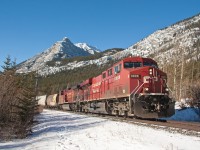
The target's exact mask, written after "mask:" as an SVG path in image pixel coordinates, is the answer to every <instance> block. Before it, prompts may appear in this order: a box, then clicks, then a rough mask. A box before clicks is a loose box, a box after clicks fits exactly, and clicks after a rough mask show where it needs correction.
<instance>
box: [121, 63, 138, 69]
mask: <svg viewBox="0 0 200 150" xmlns="http://www.w3.org/2000/svg"><path fill="white" fill-rule="evenodd" d="M137 67H142V63H141V62H125V63H124V68H137Z"/></svg>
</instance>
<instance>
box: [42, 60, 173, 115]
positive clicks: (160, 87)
mask: <svg viewBox="0 0 200 150" xmlns="http://www.w3.org/2000/svg"><path fill="white" fill-rule="evenodd" d="M38 99H39V101H38V102H39V103H40V104H41V105H45V106H47V107H57V108H60V109H63V110H72V111H80V112H92V113H100V114H110V115H121V116H136V117H141V118H162V117H169V116H171V115H173V114H174V103H173V102H172V100H171V99H170V98H169V89H168V87H167V75H166V73H164V72H163V71H161V70H160V69H159V68H158V65H157V63H156V62H155V61H154V60H152V59H150V58H142V57H127V58H124V59H123V60H121V61H119V62H117V63H116V64H114V65H113V66H112V67H110V68H108V69H107V70H105V71H103V72H102V73H101V74H100V75H98V76H96V77H92V78H89V79H87V80H85V81H83V82H82V83H80V84H78V85H77V86H74V87H71V88H68V89H65V90H62V91H60V92H59V93H58V94H53V95H49V96H39V97H38Z"/></svg>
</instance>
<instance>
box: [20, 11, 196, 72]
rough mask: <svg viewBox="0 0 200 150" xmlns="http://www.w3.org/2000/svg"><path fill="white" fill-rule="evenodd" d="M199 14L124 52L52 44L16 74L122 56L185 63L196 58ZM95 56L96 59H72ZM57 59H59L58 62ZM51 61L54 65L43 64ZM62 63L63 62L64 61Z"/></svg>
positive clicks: (65, 42) (67, 43)
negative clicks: (64, 61) (69, 59)
mask: <svg viewBox="0 0 200 150" xmlns="http://www.w3.org/2000/svg"><path fill="white" fill-rule="evenodd" d="M199 47H200V14H198V15H196V16H194V17H191V18H188V19H185V20H182V21H180V22H177V23H175V24H173V25H171V26H169V27H166V28H164V29H160V30H157V31H155V32H154V33H152V34H151V35H149V36H147V37H146V38H144V39H142V40H140V41H139V42H137V43H135V44H133V45H131V46H130V47H128V48H126V49H125V50H119V51H115V50H114V49H112V50H109V51H107V52H100V53H98V52H99V50H98V49H96V48H94V47H92V46H89V45H87V44H86V43H77V44H75V45H74V44H73V43H71V42H70V41H69V39H67V38H64V39H63V40H62V41H60V42H57V43H55V44H54V45H53V46H52V47H51V48H49V49H48V50H46V51H45V52H43V53H41V54H39V55H36V56H35V57H33V58H31V59H29V60H27V61H26V62H25V63H23V64H22V65H21V66H20V69H19V70H18V72H27V71H34V70H38V71H39V73H40V74H41V75H48V74H55V73H56V72H60V71H64V70H72V69H75V68H80V67H85V66H88V65H93V64H94V65H98V66H100V65H104V64H107V63H109V61H110V60H112V61H117V60H120V59H122V58H124V57H127V56H130V55H133V56H143V57H151V58H153V59H155V60H156V61H157V62H158V64H159V65H160V66H162V67H163V66H165V65H166V64H173V62H174V61H177V62H181V61H182V60H184V61H185V62H189V61H191V60H199V59H200V48H199ZM91 54H94V55H97V57H96V56H95V57H85V58H84V59H82V58H81V59H80V57H79V58H76V56H88V55H91ZM58 58H59V59H58ZM64 58H67V60H68V58H73V59H71V61H66V62H68V63H62V62H61V61H60V60H61V59H64ZM52 60H54V63H53V64H54V65H47V63H46V62H51V61H52ZM64 60H65V59H64Z"/></svg>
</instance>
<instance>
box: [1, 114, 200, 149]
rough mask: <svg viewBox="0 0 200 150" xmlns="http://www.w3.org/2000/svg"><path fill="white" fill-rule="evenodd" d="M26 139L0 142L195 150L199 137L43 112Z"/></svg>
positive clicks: (32, 146)
mask: <svg viewBox="0 0 200 150" xmlns="http://www.w3.org/2000/svg"><path fill="white" fill-rule="evenodd" d="M37 120H38V121H39V124H37V125H35V126H34V128H33V132H34V133H33V135H31V136H29V137H28V138H27V139H22V140H14V141H11V142H5V143H0V149H13V150H16V149H20V150H21V149H23V150H51V149H52V150H65V149H66V150H129V149H130V150H151V149H153V150H162V149H163V150H197V149H199V148H200V138H199V137H192V136H185V135H181V134H178V133H169V132H167V131H163V130H158V129H153V128H149V127H144V126H138V125H133V124H128V123H123V122H115V121H110V120H106V119H102V118H96V117H89V116H85V115H76V114H72V113H67V112H60V111H52V110H44V112H43V113H42V114H40V115H38V116H37Z"/></svg>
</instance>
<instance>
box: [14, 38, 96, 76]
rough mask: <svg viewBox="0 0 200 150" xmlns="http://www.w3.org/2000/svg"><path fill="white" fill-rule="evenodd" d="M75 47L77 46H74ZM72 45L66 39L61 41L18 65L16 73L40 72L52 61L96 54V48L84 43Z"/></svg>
mask: <svg viewBox="0 0 200 150" xmlns="http://www.w3.org/2000/svg"><path fill="white" fill-rule="evenodd" d="M76 45H77V46H76ZM76 45H74V44H73V43H72V42H71V41H70V40H69V39H68V38H67V37H64V38H63V40H62V41H58V42H56V43H55V44H53V45H52V46H51V47H50V48H48V49H47V50H45V51H44V52H42V53H40V54H38V55H36V56H34V57H32V58H30V59H28V60H27V61H25V62H22V63H21V64H20V65H18V70H17V72H21V73H22V72H23V73H24V72H31V71H36V70H41V69H43V68H44V67H45V66H46V63H47V62H49V61H52V60H57V61H59V60H62V59H65V58H72V57H77V56H88V55H91V54H94V53H97V52H98V50H97V48H95V47H93V46H89V45H87V44H86V43H84V44H81V43H79V44H76Z"/></svg>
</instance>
